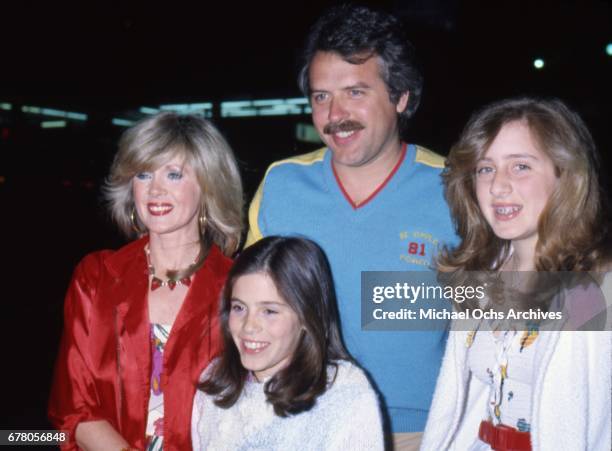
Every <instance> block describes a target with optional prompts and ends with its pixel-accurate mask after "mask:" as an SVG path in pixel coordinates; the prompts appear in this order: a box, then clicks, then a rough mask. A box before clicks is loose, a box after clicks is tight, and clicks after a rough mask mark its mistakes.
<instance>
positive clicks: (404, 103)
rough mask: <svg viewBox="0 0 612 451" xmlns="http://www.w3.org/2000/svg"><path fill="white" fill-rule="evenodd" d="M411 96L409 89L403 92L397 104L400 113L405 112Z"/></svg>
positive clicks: (396, 108) (396, 107) (396, 109)
mask: <svg viewBox="0 0 612 451" xmlns="http://www.w3.org/2000/svg"><path fill="white" fill-rule="evenodd" d="M409 97H410V92H409V91H406V92H405V93H403V94H402V95H401V97H400V98H399V100H398V101H397V104H396V105H395V111H397V112H398V113H400V114H401V113H403V112H404V110H405V109H406V107H407V106H408V98H409Z"/></svg>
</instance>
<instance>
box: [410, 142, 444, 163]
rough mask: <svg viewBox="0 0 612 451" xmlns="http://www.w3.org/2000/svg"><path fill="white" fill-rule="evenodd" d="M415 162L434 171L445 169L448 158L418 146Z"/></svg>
mask: <svg viewBox="0 0 612 451" xmlns="http://www.w3.org/2000/svg"><path fill="white" fill-rule="evenodd" d="M415 147H416V152H415V155H414V162H415V163H416V164H421V165H424V166H427V167H430V168H434V169H444V162H445V161H446V158H444V157H443V156H442V155H439V154H437V153H436V152H434V151H432V150H429V149H428V148H426V147H423V146H419V145H416V146H415Z"/></svg>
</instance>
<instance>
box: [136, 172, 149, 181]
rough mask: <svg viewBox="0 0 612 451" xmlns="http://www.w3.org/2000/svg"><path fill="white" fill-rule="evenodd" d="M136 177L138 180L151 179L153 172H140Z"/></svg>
mask: <svg viewBox="0 0 612 451" xmlns="http://www.w3.org/2000/svg"><path fill="white" fill-rule="evenodd" d="M134 177H136V178H137V179H138V180H149V179H150V178H151V173H150V172H139V173H137V174H136V175H135V176H134Z"/></svg>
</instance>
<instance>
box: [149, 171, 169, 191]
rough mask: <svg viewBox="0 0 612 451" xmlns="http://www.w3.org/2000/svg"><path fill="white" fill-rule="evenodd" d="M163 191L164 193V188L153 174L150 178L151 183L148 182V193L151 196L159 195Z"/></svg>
mask: <svg viewBox="0 0 612 451" xmlns="http://www.w3.org/2000/svg"><path fill="white" fill-rule="evenodd" d="M165 193H166V189H165V188H164V186H163V184H162V183H161V181H160V179H159V177H157V176H156V175H155V174H154V175H153V177H152V178H151V183H150V184H149V194H150V195H151V196H160V195H162V194H165Z"/></svg>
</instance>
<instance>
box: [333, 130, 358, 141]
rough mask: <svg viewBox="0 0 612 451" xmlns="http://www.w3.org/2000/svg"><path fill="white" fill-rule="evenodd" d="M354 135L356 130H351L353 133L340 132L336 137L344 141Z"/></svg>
mask: <svg viewBox="0 0 612 451" xmlns="http://www.w3.org/2000/svg"><path fill="white" fill-rule="evenodd" d="M353 133H355V130H351V131H348V132H338V133H335V135H336V136H337V137H338V138H342V139H344V138H348V137H349V136H351V135H353Z"/></svg>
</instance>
